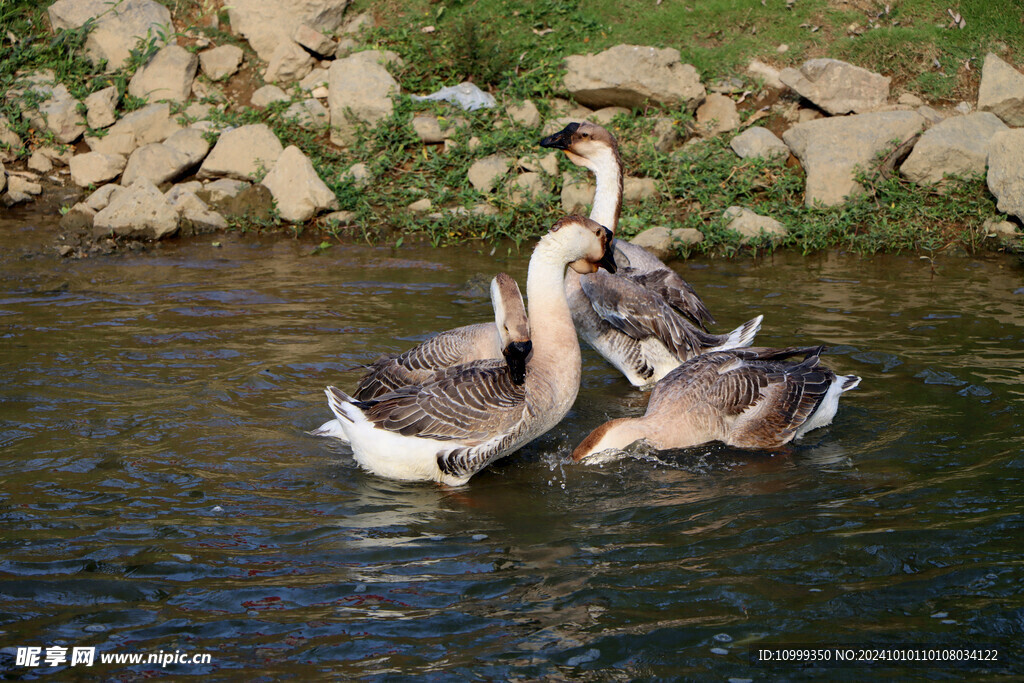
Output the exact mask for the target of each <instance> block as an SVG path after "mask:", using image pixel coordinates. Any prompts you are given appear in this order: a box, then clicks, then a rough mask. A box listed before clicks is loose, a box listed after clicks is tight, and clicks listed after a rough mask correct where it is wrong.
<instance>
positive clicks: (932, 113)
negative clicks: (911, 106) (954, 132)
mask: <svg viewBox="0 0 1024 683" xmlns="http://www.w3.org/2000/svg"><path fill="white" fill-rule="evenodd" d="M917 113H918V114H920V115H921V116H923V117H924V120H925V121H927V122H928V125H930V126H934V125H935V124H937V123H941V122H943V121H945V120H946V116H945V115H944V114H943V113H942V112H940V111H938V110H937V109H934V108H932V107H929V106H928V105H924V106H921V107H918V108H917Z"/></svg>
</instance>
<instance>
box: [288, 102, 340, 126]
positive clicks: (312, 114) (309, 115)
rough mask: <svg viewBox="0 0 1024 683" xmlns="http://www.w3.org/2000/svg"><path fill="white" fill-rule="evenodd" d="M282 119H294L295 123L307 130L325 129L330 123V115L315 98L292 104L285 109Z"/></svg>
mask: <svg viewBox="0 0 1024 683" xmlns="http://www.w3.org/2000/svg"><path fill="white" fill-rule="evenodd" d="M284 117H285V118H287V119H294V120H295V122H296V123H298V124H299V125H300V126H302V127H303V128H307V129H316V128H326V127H327V125H328V124H329V123H330V121H331V114H330V112H329V111H328V110H327V107H325V106H324V105H322V104H320V101H319V100H317V99H316V98H315V97H310V98H308V99H305V100H303V101H301V102H296V103H295V104H292V105H291V106H289V107H288V108H287V109H285V111H284Z"/></svg>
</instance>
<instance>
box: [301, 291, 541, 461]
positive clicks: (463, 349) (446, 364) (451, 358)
mask: <svg viewBox="0 0 1024 683" xmlns="http://www.w3.org/2000/svg"><path fill="white" fill-rule="evenodd" d="M491 305H492V306H493V307H494V322H493V323H489V322H488V323H477V324H475V325H464V326H462V327H456V328H455V329H453V330H446V331H444V332H440V333H438V334H436V335H434V336H433V337H431V338H430V339H428V340H426V341H425V342H423V343H422V344H420V345H419V346H415V347H413V348H411V349H409V350H408V351H406V352H404V353H401V354H392V355H386V356H381V357H380V358H379V359H378V360H377V361H376V362H375V363H373V365H371V366H370V372H368V373H367V374H366V375H364V376H363V377H362V379H360V380H359V384H358V385H357V386H356V390H355V391H354V392H353V394H352V395H353V398H355V399H357V400H360V401H368V400H370V399H373V398H377V397H379V396H383V395H384V394H389V393H391V392H393V391H395V390H397V389H400V388H402V387H407V386H414V385H418V384H422V383H423V382H427V381H430V380H431V379H432V378H433V375H434V373H435V372H437V371H438V370H443V369H445V368H450V367H454V366H456V365H462V364H465V363H472V362H474V361H478V360H493V359H499V358H502V357H504V358H505V362H506V363H507V364H508V368H509V372H510V373H511V376H512V381H513V382H515V383H516V384H522V383H523V380H524V379H525V377H526V361H527V359H528V358H529V356H530V353H531V351H532V344H531V342H530V321H529V320H528V319H527V317H526V306H525V305H524V304H523V294H522V292H520V291H519V285H518V284H517V283H516V281H515V279H514V278H513V277H512V276H511V275H508V274H507V273H498V274H497V275H496V276H495V277H494V278H493V279H492V280H491ZM310 434H312V435H313V436H331V437H334V438H336V439H341V440H342V441H348V439H347V437H346V436H345V432H344V431H343V430H342V428H341V424H340V423H339V422H338V420H336V419H335V420H328V421H327V422H325V423H323V424H322V425H320V427H318V428H316V429H314V430H313V431H311V432H310Z"/></svg>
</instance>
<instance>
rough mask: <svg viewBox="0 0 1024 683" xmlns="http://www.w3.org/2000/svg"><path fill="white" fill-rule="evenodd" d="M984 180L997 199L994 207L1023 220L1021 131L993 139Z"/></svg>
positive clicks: (1023, 147) (1023, 136)
mask: <svg viewBox="0 0 1024 683" xmlns="http://www.w3.org/2000/svg"><path fill="white" fill-rule="evenodd" d="M986 180H987V181H988V189H989V192H991V193H992V194H993V196H995V198H996V200H997V202H996V208H997V209H999V210H1000V211H1002V212H1003V213H1008V214H1011V215H1013V216H1016V217H1017V219H1018V220H1024V128H1014V129H1011V130H1006V131H1003V132H1002V133H996V134H995V135H993V136H992V139H991V140H990V141H989V145H988V175H987V177H986Z"/></svg>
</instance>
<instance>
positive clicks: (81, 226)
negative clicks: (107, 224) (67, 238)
mask: <svg viewBox="0 0 1024 683" xmlns="http://www.w3.org/2000/svg"><path fill="white" fill-rule="evenodd" d="M95 220H96V209H93V208H92V207H90V206H88V205H87V204H85V203H83V202H78V203H77V204H75V205H74V206H72V207H71V208H70V209H68V212H67V213H65V214H64V215H63V216H61V217H60V222H59V223H58V224H59V225H60V228H61V230H65V231H67V232H79V231H83V230H84V231H88V232H92V225H93V221H95ZM69 253H70V252H69Z"/></svg>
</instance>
